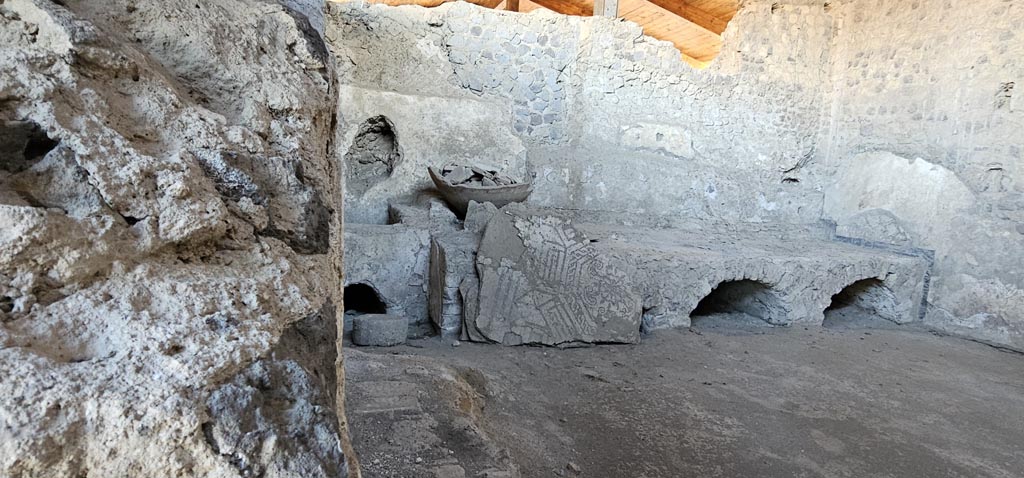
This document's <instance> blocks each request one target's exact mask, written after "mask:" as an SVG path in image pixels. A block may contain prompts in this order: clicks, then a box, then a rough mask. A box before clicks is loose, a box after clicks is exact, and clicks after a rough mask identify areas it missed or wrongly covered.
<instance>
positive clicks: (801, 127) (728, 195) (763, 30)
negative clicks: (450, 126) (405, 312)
mask: <svg viewBox="0 0 1024 478" xmlns="http://www.w3.org/2000/svg"><path fill="white" fill-rule="evenodd" d="M330 10H331V12H330V15H329V17H330V18H329V21H328V32H329V34H328V36H329V40H330V41H331V44H332V46H333V48H334V50H335V54H336V55H339V57H340V58H343V59H342V60H340V61H339V64H345V65H349V67H348V69H347V70H346V75H344V76H343V79H342V83H345V84H346V85H348V86H350V87H352V88H357V89H359V92H358V94H357V95H345V99H344V100H343V102H342V109H343V110H344V109H345V107H344V106H345V105H349V104H358V105H365V104H376V105H378V106H377V108H379V109H388V108H390V109H392V110H393V109H394V108H393V107H391V106H392V105H395V104H399V103H398V102H401V103H402V104H404V105H407V109H416V108H422V105H425V104H429V103H435V104H436V103H437V100H436V99H437V98H440V99H442V100H443V101H447V102H448V103H450V105H451V106H452V108H451V109H450V110H448V111H445V113H446V114H447V116H448V117H460V116H461V112H462V111H467V112H470V113H469V116H470V117H471V118H472V119H473V120H474V122H476V123H483V124H485V125H486V126H487V127H488V128H490V129H492V130H494V129H498V130H504V131H508V132H510V133H511V134H512V135H514V136H515V137H516V138H517V139H518V141H517V143H518V142H521V144H522V146H521V147H519V148H522V149H519V148H517V147H512V148H509V151H508V152H506V153H505V157H502V156H493V155H494V153H496V151H494V147H493V143H492V142H491V141H490V140H491V137H486V136H483V135H476V136H469V135H463V134H459V132H458V131H460V130H461V129H462V128H456V131H454V132H450V133H446V128H445V127H446V126H447V125H446V123H448V122H456V121H457V120H455V119H445V118H441V119H440V122H436V123H431V128H432V130H434V131H436V132H438V133H439V135H440V136H442V137H445V136H447V139H448V142H449V144H451V145H458V147H459V148H463V149H465V148H467V147H476V146H478V147H479V148H478V149H479V150H481V151H485V150H489V153H490V154H491V156H490V157H488V156H487V155H481V156H480V157H478V158H466V155H465V154H458V153H457V154H453V155H447V154H445V149H446V148H445V147H444V146H441V147H434V148H432V149H431V151H433V152H434V157H433V158H431V159H432V160H433V161H435V162H437V163H440V162H444V161H446V160H449V159H476V160H478V161H482V162H486V163H495V162H497V163H502V162H505V163H508V164H509V165H510V166H512V171H513V172H514V173H518V174H525V173H531V174H537V175H538V178H537V187H536V192H535V193H534V195H533V197H532V199H531V202H534V203H536V204H541V205H548V206H556V207H567V208H574V209H586V210H603V211H619V212H628V213H652V214H654V213H656V214H670V215H674V216H678V217H690V218H694V219H695V220H722V219H728V220H744V221H765V220H776V221H786V222H810V221H814V220H816V219H817V218H818V216H819V214H820V200H821V199H820V194H819V193H818V192H817V190H816V188H815V187H814V185H813V184H810V183H809V182H807V181H804V182H803V183H801V182H800V181H801V179H802V178H803V177H802V176H801V166H803V165H804V164H805V163H806V161H807V160H808V159H809V158H810V157H811V154H812V152H813V151H814V149H815V140H816V132H817V130H818V129H819V123H820V120H821V113H822V111H823V108H824V106H825V104H826V103H825V101H824V94H825V93H826V92H827V81H826V80H825V78H826V77H827V73H828V69H827V68H826V62H825V58H826V57H827V54H828V48H829V41H828V39H829V38H830V34H831V27H830V25H831V24H830V22H829V21H828V18H829V17H828V16H827V15H826V13H825V11H824V7H823V6H822V5H821V4H818V5H814V4H812V3H809V2H783V3H781V4H779V3H778V2H776V5H775V7H774V8H773V7H772V4H771V3H770V2H751V3H750V5H748V6H746V7H745V8H744V9H743V10H742V11H741V14H740V15H738V16H737V18H736V19H735V20H734V21H733V23H734V24H735V25H736V26H735V27H731V28H730V29H729V30H728V31H727V33H726V43H727V48H726V50H727V51H728V53H727V54H724V55H723V57H722V59H720V61H718V62H716V63H715V64H714V65H713V66H712V67H711V68H709V69H708V70H704V71H699V70H694V69H693V68H691V67H690V66H689V65H688V64H686V63H685V62H683V61H682V60H681V58H680V57H679V52H678V50H676V49H675V48H674V47H673V46H672V45H671V44H669V43H666V42H659V41H655V40H653V39H651V38H648V37H645V36H643V35H642V32H641V30H640V29H639V27H637V26H636V25H635V24H632V23H628V22H622V21H616V20H609V19H604V18H583V17H566V16H561V15H555V14H550V13H543V12H535V13H533V14H528V15H523V14H514V13H508V12H503V11H494V10H488V9H481V8H476V7H473V6H471V5H465V4H461V3H459V2H456V3H455V4H452V5H444V6H441V7H438V8H433V9H423V8H418V7H398V8H386V7H382V6H361V5H359V2H353V3H348V4H339V5H332V7H331V9H330ZM332 31H333V33H331V32H332ZM342 90H343V91H344V90H345V87H344V86H343V87H342ZM385 92H386V93H387V94H385ZM389 95H391V96H389ZM360 97H361V98H362V99H360ZM470 102H471V103H474V104H483V105H488V106H487V107H481V106H474V107H469V106H460V104H462V105H466V104H467V103H470ZM482 109H486V111H487V113H485V114H480V113H478V112H479V111H480V110H482ZM366 114H370V113H366ZM420 116H422V115H420ZM358 121H359V120H358V119H353V121H352V124H351V126H346V125H345V124H344V122H343V124H342V126H341V128H342V130H345V129H351V128H356V127H357V125H356V123H357V122H358ZM400 135H401V133H399V136H400ZM407 144H408V143H407ZM520 151H522V152H520ZM498 152H500V151H498ZM452 156H454V157H455V158H452ZM521 156H524V157H525V162H523V161H522V160H520V159H518V158H520V157H521ZM508 158H513V160H512V161H509V159H508ZM624 158H628V159H629V160H628V161H623V159H624ZM420 169H424V168H420ZM610 171H616V172H617V174H610ZM414 173H415V172H414ZM421 173H422V171H421ZM420 176H422V177H420ZM420 176H417V177H416V178H415V179H414V182H415V183H416V184H418V185H419V186H420V187H423V188H426V187H427V186H429V184H428V183H427V182H426V175H425V173H423V174H421V175H420ZM595 178H599V179H598V180H595ZM404 180H406V181H407V180H409V179H408V178H405V179H404ZM401 181H403V179H398V178H396V179H395V181H391V182H388V183H385V184H382V185H381V186H380V187H379V188H378V189H377V190H371V191H370V192H368V193H367V195H365V196H364V197H361V198H353V197H347V198H346V199H347V200H349V201H350V204H352V203H353V202H355V203H358V202H359V201H360V200H365V198H366V197H370V196H373V195H375V194H378V193H379V192H382V191H386V190H388V189H389V188H391V189H394V184H395V183H396V182H401ZM399 189H401V190H402V191H403V192H408V191H409V190H414V189H416V188H415V187H413V186H411V185H408V186H403V187H402V188H399ZM609 191H616V194H609ZM392 196H393V197H397V196H398V195H396V194H392ZM376 201H377V202H378V203H379V202H380V200H379V199H377V200H376ZM354 211H355V210H354V209H352V208H350V213H353V214H354ZM376 216H378V217H379V214H376ZM350 217H352V216H350Z"/></svg>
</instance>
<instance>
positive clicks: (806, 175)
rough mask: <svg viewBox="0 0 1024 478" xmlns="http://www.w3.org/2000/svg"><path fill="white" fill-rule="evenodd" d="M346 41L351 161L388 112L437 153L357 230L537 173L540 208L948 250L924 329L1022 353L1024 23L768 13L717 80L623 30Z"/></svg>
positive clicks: (359, 11) (405, 15)
mask: <svg viewBox="0 0 1024 478" xmlns="http://www.w3.org/2000/svg"><path fill="white" fill-rule="evenodd" d="M357 3H358V2H357ZM327 24H328V26H327V36H328V40H329V43H330V44H331V45H332V48H333V49H334V54H335V55H336V56H337V57H338V59H339V61H338V64H339V65H344V66H343V69H344V71H343V72H342V82H343V83H346V84H347V85H348V86H347V87H343V88H342V89H341V91H342V100H341V102H340V110H341V111H342V115H343V116H345V115H347V114H348V115H351V118H348V117H347V116H346V117H345V118H343V120H342V121H340V123H341V125H340V126H341V127H340V128H339V129H340V130H341V131H349V132H350V133H349V134H348V136H344V135H342V136H343V137H342V138H341V139H340V142H341V143H342V146H341V147H342V148H344V147H345V146H344V144H345V142H346V141H351V138H352V136H353V135H354V134H355V133H354V132H355V130H356V129H357V128H358V126H359V123H360V122H361V121H362V120H363V119H364V117H366V116H371V115H374V114H382V113H380V112H381V111H388V112H389V113H386V114H390V115H394V116H396V117H398V118H399V119H398V120H396V124H398V123H401V122H407V123H409V124H411V125H413V126H410V127H408V128H403V127H402V126H401V125H399V126H398V129H399V132H398V135H399V137H401V136H402V134H403V133H402V132H401V130H402V129H407V130H410V131H418V132H417V133H414V134H413V135H412V136H410V137H429V140H428V141H427V140H425V141H420V140H417V141H406V142H404V143H403V148H405V149H404V151H405V152H406V153H407V154H408V155H409V156H410V157H419V158H421V159H419V160H414V161H412V162H411V163H410V167H409V169H408V172H407V173H403V174H400V175H396V176H395V177H393V178H391V179H389V180H388V181H386V182H384V183H382V184H381V185H380V186H378V189H376V190H373V191H369V192H368V193H367V194H365V195H362V196H360V197H351V198H347V200H348V204H353V205H355V206H354V207H351V208H347V209H346V214H348V218H349V219H350V220H352V219H355V220H358V221H360V222H380V221H381V218H382V217H383V216H382V214H381V211H383V209H382V207H383V206H382V205H383V204H385V203H386V202H387V200H388V198H404V200H407V201H408V200H412V199H411V198H412V196H415V194H417V193H416V191H421V192H422V190H425V189H428V184H427V183H426V175H425V173H424V171H423V170H424V169H425V165H426V164H439V163H443V162H447V161H448V160H459V161H467V160H471V161H473V160H475V161H480V162H484V163H491V164H497V165H500V166H503V167H506V168H508V169H510V170H511V171H512V172H513V173H514V174H526V173H530V174H536V175H537V178H536V183H537V185H536V189H535V192H534V194H533V196H532V197H531V199H530V202H531V203H533V204H536V205H541V206H554V207H563V208H570V209H578V210H585V211H595V212H596V211H601V212H618V213H628V214H640V213H642V214H654V215H663V216H672V217H676V218H682V220H683V221H684V222H686V221H689V222H691V223H692V224H694V225H698V226H699V225H700V224H702V223H705V222H707V221H715V222H719V221H727V222H761V223H765V222H774V223H791V224H796V223H810V222H814V221H816V220H818V219H820V218H826V219H830V220H834V221H835V222H837V224H838V227H837V230H838V232H839V233H840V234H842V235H847V236H851V237H858V238H864V239H869V240H874V241H882V242H890V243H897V244H902V245H912V246H917V247H922V248H927V249H933V250H935V251H936V268H935V277H934V280H933V284H932V288H931V290H930V295H929V298H928V301H929V309H928V314H927V319H926V320H927V321H928V322H930V323H931V324H932V325H934V326H936V327H939V328H942V329H945V330H948V331H951V332H956V333H963V334H966V335H968V336H971V337H975V338H979V339H983V340H987V341H991V342H995V343H999V344H1004V345H1009V346H1013V347H1016V348H1024V319H1022V318H1021V317H1024V292H1022V291H1024V284H1022V281H1024V279H1022V278H1021V272H1020V271H1022V270H1024V267H1022V266H1024V254H1021V253H1020V249H1021V248H1020V244H1021V243H1022V242H1024V225H1022V222H1024V178H1022V175H1024V173H1022V168H1021V151H1022V148H1024V133H1022V131H1024V128H1022V127H1024V113H1022V112H1021V111H1022V109H1024V103H1021V100H1020V99H1019V98H1018V96H1019V93H1017V92H1015V89H1016V90H1018V91H1019V89H1020V87H1019V86H1017V85H1021V84H1022V81H1024V80H1022V78H1021V77H1022V76H1024V75H1022V73H1024V71H1022V69H1024V63H1021V62H1020V61H1019V60H1017V59H1019V58H1020V57H1021V54H1022V53H1024V34H1021V33H1018V32H1020V31H1024V28H1022V27H1024V6H1022V5H1021V4H1019V3H1015V2H1005V1H998V0H984V1H980V2H948V1H939V0H921V1H915V2H904V1H898V0H845V1H833V2H824V1H809V0H808V1H804V0H793V1H783V2H769V1H760V0H752V1H748V2H745V3H744V5H743V7H742V8H741V9H740V11H739V13H738V14H737V15H736V17H735V18H734V19H733V20H732V22H730V24H729V27H728V29H727V30H726V32H725V33H724V35H723V37H724V45H723V48H722V54H721V55H720V56H719V57H718V58H717V59H716V60H715V61H714V62H713V63H712V65H711V66H710V67H709V68H708V69H706V70H695V69H693V68H691V67H690V66H689V65H687V64H686V63H684V62H682V61H681V60H680V59H679V55H678V51H677V50H675V49H674V48H673V47H672V46H671V45H670V44H668V43H664V42H658V41H656V40H653V39H651V38H649V37H645V36H643V35H642V32H641V30H640V28H639V27H638V26H636V25H634V24H631V23H629V22H624V21H617V20H610V19H605V18H582V17H565V16H559V15H554V14H550V13H544V12H535V13H532V14H527V15H522V14H513V13H508V12H502V11H493V10H487V9H481V8H476V7H473V6H471V5H467V4H464V3H462V2H457V3H455V4H451V5H446V6H442V7H439V8H434V9H422V8H418V7H398V8H386V7H381V6H361V5H358V4H345V5H331V6H330V7H329V12H328V19H327ZM911 25H912V27H911ZM346 112H352V113H346ZM403 116H404V117H405V118H404V119H403V118H402V117H403ZM417 148H418V149H419V152H417V151H415V150H416V149H417ZM409 151H412V153H409ZM473 152H476V153H477V154H475V155H474V154H473ZM398 193H401V194H398ZM364 205H365V206H366V207H365V208H364V207H363V206H364ZM360 211H370V212H367V213H365V214H363V213H360Z"/></svg>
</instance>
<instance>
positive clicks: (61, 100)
mask: <svg viewBox="0 0 1024 478" xmlns="http://www.w3.org/2000/svg"><path fill="white" fill-rule="evenodd" d="M287 3H288V4H289V5H293V6H302V7H303V9H302V10H303V11H306V12H316V11H318V8H317V7H316V5H315V4H316V2H303V1H292V2H287ZM306 7H309V8H306ZM313 20H314V21H311V19H310V18H309V17H307V15H306V14H304V13H302V11H300V10H299V9H292V8H288V7H284V6H282V5H281V4H278V3H276V2H260V1H255V0H210V1H204V2H185V1H179V0H168V1H161V2H136V1H131V0H103V1H96V0H89V1H84V0H81V1H63V2H51V1H48V0H8V1H4V2H0V153H2V154H3V157H2V158H0V225H2V226H0V371H2V372H0V423H2V426H0V476H17V477H22V476H25V477H31V476H225V477H229V476H253V475H263V474H266V475H268V476H338V474H341V475H345V474H346V469H347V465H346V464H345V460H344V458H343V457H342V456H341V455H340V449H341V447H342V443H343V442H344V441H345V440H344V439H343V434H341V433H339V430H341V429H343V427H344V424H343V420H341V421H340V422H341V423H339V414H338V413H337V411H336V407H335V402H336V401H337V400H338V398H340V397H339V396H338V394H337V390H336V389H337V388H339V386H338V383H337V381H336V380H335V379H334V376H335V375H334V374H335V371H334V370H333V368H334V366H335V365H332V364H333V362H334V361H335V360H340V359H339V358H338V354H337V353H336V346H335V343H334V342H335V341H336V337H335V336H336V335H337V334H336V333H334V332H331V329H330V327H329V325H331V324H333V323H335V321H336V317H335V309H334V307H333V306H332V305H331V304H332V303H340V294H339V290H340V284H338V281H336V280H333V279H334V278H336V277H338V276H339V275H340V273H341V270H340V247H341V246H340V244H331V239H332V238H335V239H337V238H339V237H340V236H341V234H340V218H339V217H338V214H335V211H340V207H341V205H340V196H339V195H338V193H339V190H340V188H339V187H338V184H339V179H338V177H337V172H336V169H337V168H336V167H335V164H334V163H333V162H332V161H330V160H329V158H330V156H331V155H332V154H333V148H332V140H333V130H332V117H333V115H334V113H335V103H334V101H332V100H330V99H329V98H331V97H332V96H333V95H334V94H335V92H334V88H333V87H332V81H331V75H332V71H331V69H332V68H331V64H330V62H329V57H328V56H327V55H326V48H325V46H324V43H323V41H322V39H321V36H320V33H319V32H318V31H317V30H316V29H315V28H313V27H311V25H312V24H313V23H315V20H316V19H313ZM321 23H322V20H321ZM335 242H340V241H335ZM307 327H313V328H315V329H316V330H317V331H319V334H314V335H311V334H309V333H308V331H307V330H306V328H307ZM309 340H313V341H314V342H315V344H308V343H304V350H307V351H310V352H311V354H309V355H304V354H302V353H290V352H289V350H291V349H294V348H296V346H295V345H281V344H282V342H284V343H286V344H293V343H296V342H298V343H303V341H309ZM314 350H316V351H319V352H317V353H312V352H313V351H314ZM285 396H287V397H290V398H291V399H292V400H284V399H282V397H285Z"/></svg>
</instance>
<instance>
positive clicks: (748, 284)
mask: <svg viewBox="0 0 1024 478" xmlns="http://www.w3.org/2000/svg"><path fill="white" fill-rule="evenodd" d="M786 310H787V309H786V307H785V305H784V303H783V301H782V299H780V298H779V296H778V294H776V292H775V291H774V290H772V288H771V287H770V286H769V285H767V284H765V283H763V282H759V281H754V280H749V279H740V280H730V281H725V282H722V283H720V284H718V286H717V287H715V288H714V290H712V291H711V293H710V294H708V295H707V296H705V297H704V298H703V299H701V301H700V302H699V303H698V304H697V307H696V308H694V309H693V312H691V313H690V320H691V321H693V323H697V322H699V321H700V320H701V319H703V318H706V317H713V316H721V315H735V314H743V315H745V316H750V317H754V318H757V319H760V320H762V321H764V322H766V323H769V324H771V323H780V322H784V321H785V320H786V314H787V312H786Z"/></svg>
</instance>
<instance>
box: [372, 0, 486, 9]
mask: <svg viewBox="0 0 1024 478" xmlns="http://www.w3.org/2000/svg"><path fill="white" fill-rule="evenodd" d="M455 1H459V0H371V1H370V3H383V4H384V5H388V6H392V7H397V6H400V5H419V6H421V7H427V8H433V7H436V6H438V5H441V4H442V3H451V2H455ZM466 1H467V2H469V3H473V4H476V5H480V6H481V7H487V8H494V7H497V6H498V5H500V4H501V2H502V0H466Z"/></svg>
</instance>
